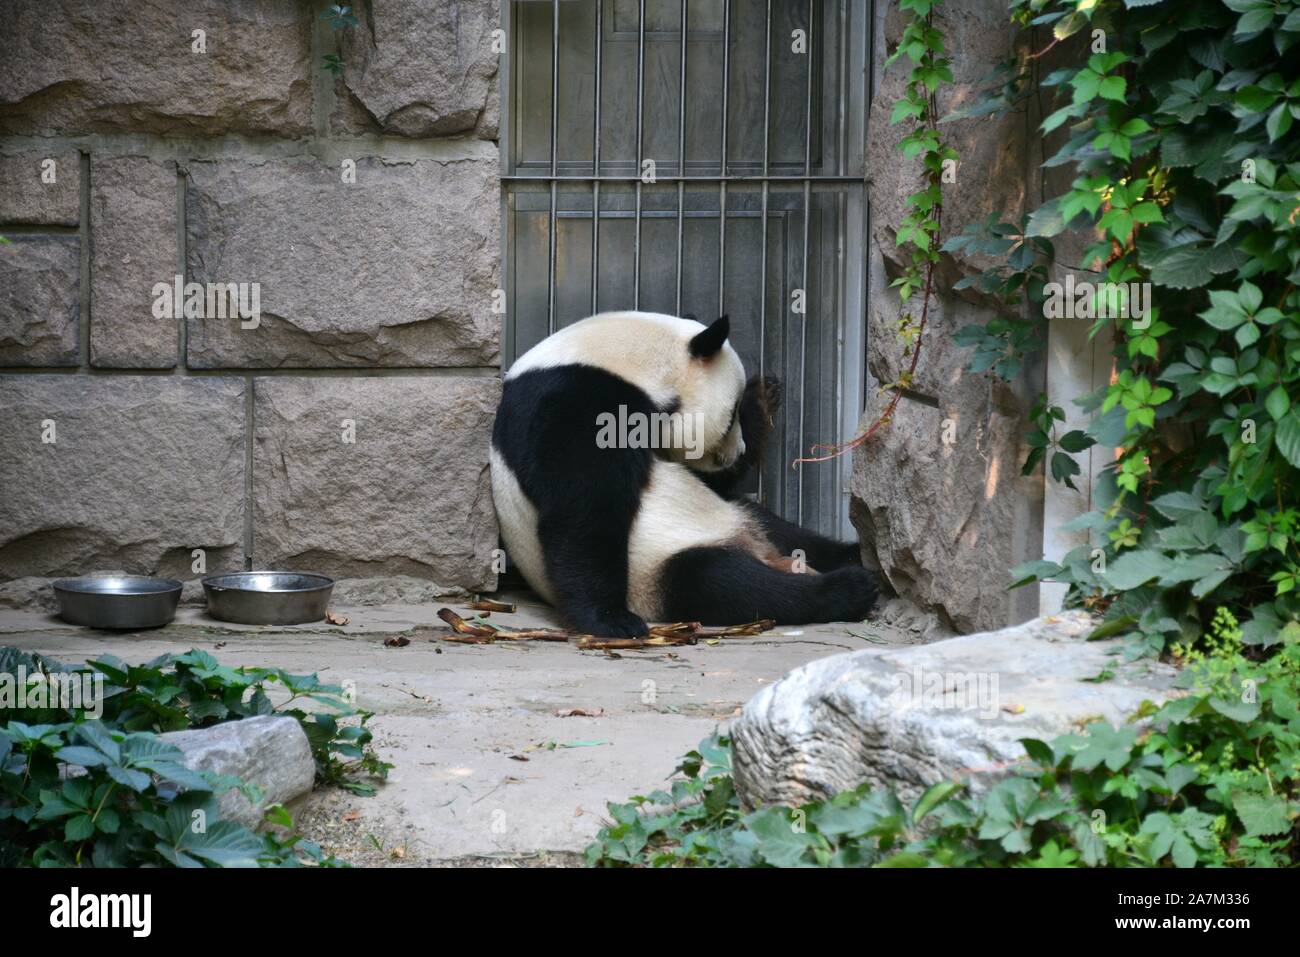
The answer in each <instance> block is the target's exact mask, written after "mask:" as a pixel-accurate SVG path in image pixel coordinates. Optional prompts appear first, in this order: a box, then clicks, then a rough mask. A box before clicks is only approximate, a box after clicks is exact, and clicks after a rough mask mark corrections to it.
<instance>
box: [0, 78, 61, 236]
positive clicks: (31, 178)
mask: <svg viewBox="0 0 1300 957" xmlns="http://www.w3.org/2000/svg"><path fill="white" fill-rule="evenodd" d="M0 69H3V68H2V67H0ZM51 178H52V179H53V182H50V179H51ZM80 221H81V157H80V156H79V155H78V154H77V153H74V152H67V153H15V154H10V155H6V156H0V223H6V224H14V225H26V226H76V225H77V224H78V223H79V222H80Z"/></svg>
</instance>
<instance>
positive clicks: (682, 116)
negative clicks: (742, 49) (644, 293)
mask: <svg viewBox="0 0 1300 957" xmlns="http://www.w3.org/2000/svg"><path fill="white" fill-rule="evenodd" d="M686 29H687V19H686V0H682V52H681V57H680V60H681V78H680V79H679V81H678V94H679V98H678V101H677V175H678V177H681V176H684V175H686ZM685 200H686V184H685V183H684V182H682V181H681V179H678V181H677V310H676V311H677V315H679V316H680V315H681V314H682V238H683V234H682V224H683V216H682V212H683V207H684V205H685Z"/></svg>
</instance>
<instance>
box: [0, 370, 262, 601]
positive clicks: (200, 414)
mask: <svg viewBox="0 0 1300 957" xmlns="http://www.w3.org/2000/svg"><path fill="white" fill-rule="evenodd" d="M0 419H3V421H4V422H5V423H6V426H7V435H6V439H5V441H4V442H3V443H0V487H3V489H4V493H3V494H0V579H8V578H20V577H23V576H31V575H44V576H59V575H77V574H83V573H85V572H86V571H87V570H88V569H92V568H122V569H124V570H126V571H130V572H133V573H139V574H163V575H171V576H172V577H178V578H189V577H191V575H190V571H189V569H190V563H191V557H190V552H191V550H192V549H195V548H203V549H205V550H206V551H207V561H208V567H209V568H220V567H225V566H224V563H226V562H230V561H234V560H239V561H242V542H243V500H244V499H243V496H244V439H243V426H244V384H243V382H242V381H239V380H227V379H218V378H209V377H205V378H181V377H171V376H66V375H10V376H0ZM51 428H52V429H53V433H52V436H51V434H50V431H49V430H50V429H51ZM43 436H44V437H52V438H53V439H54V441H53V442H52V443H50V442H43V441H42V438H43Z"/></svg>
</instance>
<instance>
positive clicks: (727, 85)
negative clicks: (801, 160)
mask: <svg viewBox="0 0 1300 957" xmlns="http://www.w3.org/2000/svg"><path fill="white" fill-rule="evenodd" d="M730 106H731V0H724V2H723V14H722V155H721V157H720V159H719V163H718V173H719V174H720V176H719V180H718V315H722V314H723V313H724V312H726V305H725V299H726V289H727V132H728V125H729V120H728V111H729V109H730Z"/></svg>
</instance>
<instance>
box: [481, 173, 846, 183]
mask: <svg viewBox="0 0 1300 957" xmlns="http://www.w3.org/2000/svg"><path fill="white" fill-rule="evenodd" d="M552 178H554V179H556V180H559V181H560V182H561V183H590V182H591V181H592V180H597V181H599V182H602V183H635V182H637V181H638V180H639V179H640V177H639V176H633V175H627V176H618V175H614V174H610V175H605V176H587V175H578V176H562V175H558V174H557V175H556V176H555V177H551V176H550V175H549V174H547V173H545V172H543V173H539V174H537V175H533V176H529V175H524V174H519V173H516V174H513V175H507V176H502V177H501V179H502V181H503V182H507V183H537V182H545V181H548V180H550V179H552ZM804 180H812V181H813V182H814V183H828V184H835V183H846V184H861V183H862V174H861V173H858V174H856V175H853V174H845V175H838V174H829V175H815V176H812V175H809V176H805V175H804V174H803V173H772V174H771V175H769V176H762V175H758V176H721V177H719V176H661V175H658V174H656V176H655V181H656V182H657V183H713V184H716V183H728V184H730V183H741V184H744V183H762V182H764V181H767V182H769V183H802V182H803V181H804Z"/></svg>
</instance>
